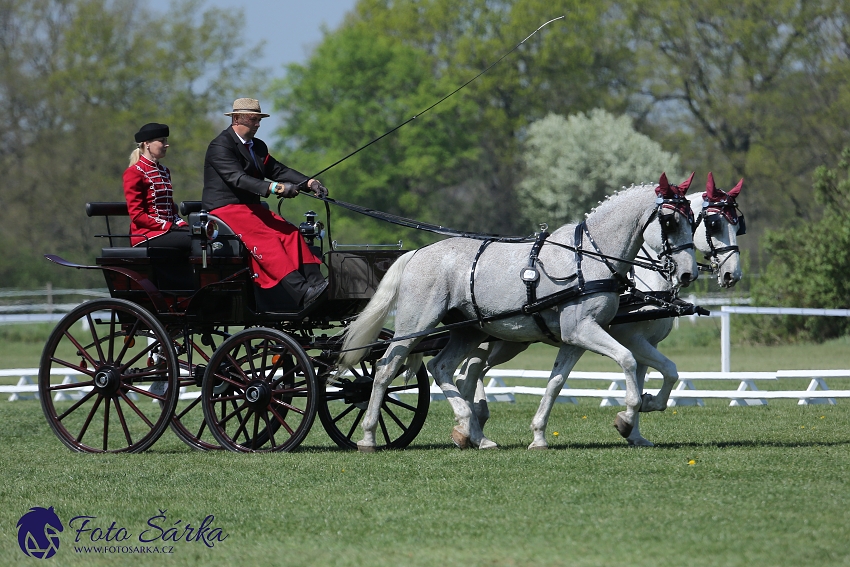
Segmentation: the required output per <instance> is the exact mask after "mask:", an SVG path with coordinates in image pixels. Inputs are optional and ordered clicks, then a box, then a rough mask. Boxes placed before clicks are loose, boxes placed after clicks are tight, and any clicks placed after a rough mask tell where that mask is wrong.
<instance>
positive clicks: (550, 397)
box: [528, 344, 584, 449]
mask: <svg viewBox="0 0 850 567" xmlns="http://www.w3.org/2000/svg"><path fill="white" fill-rule="evenodd" d="M583 354H584V349H583V348H580V347H576V346H573V345H567V344H564V345H561V348H560V349H559V350H558V356H556V357H555V365H554V367H553V368H552V374H551V375H550V376H549V382H548V383H547V384H546V391H545V392H544V393H543V398H542V399H541V400H540V405H539V406H538V407H537V413H535V414H534V419H532V420H531V432H532V434H533V435H534V440H533V441H532V442H531V444H530V445H529V446H528V448H529V449H548V448H549V443H547V442H546V425H547V424H548V423H549V414H550V413H551V412H552V406H553V405H554V403H555V399H556V398H557V397H558V394H560V393H561V388H563V387H564V382H566V381H567V376H569V374H570V371H571V370H572V369H573V366H575V365H576V362H578V359H579V358H581V355H583Z"/></svg>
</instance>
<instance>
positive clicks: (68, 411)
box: [56, 390, 97, 421]
mask: <svg viewBox="0 0 850 567" xmlns="http://www.w3.org/2000/svg"><path fill="white" fill-rule="evenodd" d="M96 395H97V391H96V390H92V391H91V392H89V393H88V394H86V395H85V396H83V397H82V398H80V399H79V400H78V401H77V403H75V404H74V405H72V406H71V407H69V408H68V409H67V410H65V413H63V414H62V415H60V416H57V417H56V420H57V421H62V420H63V419H65V418H66V417H67V416H68V415H69V414H70V413H71V412H73V411H74V410H75V409H77V408H78V407H80V406H81V405H83V404H84V403H86V402H87V401H88V400H89V399H91V397H92V396H96Z"/></svg>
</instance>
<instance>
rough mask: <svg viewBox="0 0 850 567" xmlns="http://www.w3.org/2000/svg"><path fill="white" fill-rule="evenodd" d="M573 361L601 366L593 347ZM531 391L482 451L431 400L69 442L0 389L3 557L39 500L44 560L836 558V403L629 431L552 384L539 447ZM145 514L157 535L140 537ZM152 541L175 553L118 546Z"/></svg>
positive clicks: (789, 354)
mask: <svg viewBox="0 0 850 567" xmlns="http://www.w3.org/2000/svg"><path fill="white" fill-rule="evenodd" d="M713 323H714V321H713V320H711V321H703V322H700V324H699V326H697V327H694V328H692V327H688V326H686V324H683V325H682V326H681V328H680V331H679V332H678V333H674V335H673V336H671V337H670V339H669V340H668V341H667V342H665V343H663V344H662V350H663V351H664V352H665V353H666V354H667V355H668V356H671V358H673V360H674V361H675V362H676V363H677V364H678V366H679V368H680V369H681V370H710V369H719V344H718V343H717V341H716V340H715V339H716V336H715V333H714V330H713V329H712V324H713ZM51 328H52V327H50V326H48V327H45V328H44V329H41V330H39V329H38V328H37V327H36V326H31V327H28V328H26V329H24V328H23V326H21V327H19V328H17V329H16V330H11V331H10V330H9V329H6V330H5V331H3V332H2V333H0V335H2V336H0V367H7V368H8V367H21V366H23V367H32V366H37V365H38V356H39V354H40V351H41V346H42V345H43V342H44V340H45V338H46V334H47V333H49V331H50V329H51ZM3 333H5V334H3ZM743 349H746V350H743ZM848 353H850V341H848V340H846V339H841V340H837V341H832V342H830V343H825V344H822V345H785V346H779V347H769V348H768V347H744V346H743V345H736V346H735V347H734V348H733V370H775V369H780V368H783V369H792V368H847V367H848V365H850V361H848V356H850V355H848ZM554 354H555V351H554V349H551V348H548V347H543V346H534V347H532V348H530V349H529V351H527V352H526V353H523V354H522V355H520V357H518V358H517V359H515V360H514V361H512V362H511V363H509V365H508V366H510V367H513V368H521V367H525V368H545V369H548V368H549V367H550V366H551V364H552V359H553V357H554ZM10 361H13V363H10ZM578 368H579V369H582V370H616V367H613V366H611V365H610V364H609V363H608V362H607V361H605V360H603V359H601V358H599V357H595V356H590V355H586V356H585V357H584V358H583V359H582V360H581V361H580V364H579V366H578ZM536 385H542V382H541V383H538V384H536ZM804 386H805V384H803V383H799V384H797V385H796V386H794V387H799V388H800V389H802V388H803V387H804ZM833 387H845V388H846V387H848V386H847V384H836V385H835V386H833ZM537 402H538V399H537V398H532V397H528V396H518V400H517V403H515V404H508V403H498V404H493V405H492V406H491V411H492V418H491V420H490V422H489V423H488V425H487V430H488V436H489V437H491V438H492V439H493V440H495V441H496V442H498V443H499V444H500V445H501V447H502V448H501V449H500V450H497V451H490V452H487V451H465V452H462V451H459V450H457V449H455V448H454V447H453V446H451V444H450V441H449V432H450V429H451V426H452V418H451V413H450V410H449V408H448V405H447V404H446V403H445V402H435V403H432V405H431V411H430V414H429V416H428V419H427V421H426V423H425V427H424V429H423V431H422V432H421V433H420V434H419V436H418V437H417V439H416V440H415V441H414V443H413V444H412V445H411V446H410V447H409V448H408V449H407V450H405V451H396V452H385V453H379V454H376V455H360V454H357V453H355V452H347V451H342V450H339V449H337V448H336V446H335V445H333V444H332V443H331V442H330V441H329V440H328V437H327V435H326V434H325V433H324V431H323V430H322V428H321V425H320V424H319V423H318V422H317V423H316V424H315V425H314V428H313V431H312V432H311V434H310V435H309V436H308V438H307V440H306V441H305V443H304V444H303V445H302V446H301V448H300V449H299V450H298V451H296V452H293V453H287V454H271V455H239V454H234V453H225V452H210V453H202V452H194V451H192V450H190V449H189V448H188V447H187V446H185V445H184V444H183V443H182V442H180V441H179V440H178V439H177V437H176V436H175V435H174V434H173V433H171V432H170V431H167V432H166V433H165V434H164V435H163V437H162V438H161V439H160V440H159V441H158V442H157V443H156V444H155V445H154V446H153V447H152V448H151V449H150V450H149V451H147V452H146V453H143V454H139V455H82V454H76V453H71V452H70V451H68V450H67V449H66V448H65V447H64V446H63V445H62V444H61V443H60V441H59V440H58V439H57V438H56V437H55V436H54V435H53V433H52V432H51V430H50V427H49V426H48V424H47V422H46V421H45V418H44V416H43V414H42V412H41V408H40V406H39V404H38V402H36V401H19V402H14V403H9V402H5V401H0V424H2V428H0V472H2V475H3V480H4V482H3V483H2V484H0V495H1V496H0V503H2V507H0V565H6V564H19V563H20V564H32V563H34V562H35V560H34V559H30V558H28V557H26V556H25V555H24V554H23V553H22V552H21V551H20V549H19V547H18V543H17V535H16V534H17V528H16V524H17V522H18V520H19V518H21V516H22V515H23V514H25V513H26V512H27V511H28V510H29V509H30V508H31V507H34V506H40V507H49V506H53V507H54V508H55V510H56V512H57V514H58V515H59V517H60V519H61V520H62V522H63V524H64V527H65V531H64V532H63V533H62V534H61V545H60V549H59V551H58V553H57V555H56V556H55V557H53V558H51V559H49V560H48V561H47V563H50V562H53V564H56V565H63V566H64V565H71V566H75V565H85V566H96V565H119V564H120V565H192V566H195V565H198V566H200V565H211V564H214V565H238V564H245V565H253V564H267V565H283V566H314V565H340V566H354V565H368V566H408V565H409V566H432V565H442V566H450V565H451V566H453V565H464V566H478V565H487V566H506V567H509V566H540V565H578V566H585V565H587V566H590V565H601V566H608V565H616V564H629V565H636V566H643V565H647V566H650V565H651V566H666V565H670V566H673V565H675V566H679V565H689V566H709V565H711V566H714V565H724V566H727V565H728V566H738V565H740V566H744V565H746V566H750V565H775V566H797V565H799V566H812V565H817V566H831V565H848V564H850V488H848V485H847V472H846V471H848V470H850V431H849V430H848V428H847V424H848V423H850V403H846V402H839V404H838V405H835V406H825V405H820V406H797V405H796V402H794V401H784V400H777V401H771V402H770V405H769V406H765V407H743V408H735V407H729V406H728V402H725V401H722V400H706V407H703V408H698V407H680V408H671V409H668V410H667V411H666V412H663V413H656V414H644V416H643V417H642V419H641V430H642V432H643V433H644V435H645V436H646V437H647V438H648V439H651V440H652V441H654V442H655V443H656V444H657V446H656V447H654V448H642V449H629V448H628V447H627V446H626V444H625V442H624V441H623V440H622V439H620V438H619V437H618V435H617V434H616V432H615V430H614V428H613V427H611V423H612V420H613V418H614V414H615V413H616V411H617V409H616V408H600V407H599V405H598V404H599V402H598V400H591V399H586V400H582V401H581V403H580V404H579V405H571V404H557V405H556V406H555V409H554V410H553V413H552V417H551V420H550V425H549V429H548V440H549V443H550V446H551V449H550V450H549V451H542V452H541V451H534V452H531V451H528V450H526V448H525V447H526V446H527V445H528V443H529V442H530V441H531V432H530V431H529V428H528V425H529V422H530V420H531V417H532V415H533V413H534V411H535V409H536V406H537ZM209 515H214V517H215V518H214V520H212V523H211V524H209V525H208V527H210V528H219V529H220V530H221V531H220V532H218V533H220V534H221V535H222V536H223V535H227V538H226V539H224V541H220V542H215V546H214V547H212V548H210V547H207V546H206V545H204V544H203V543H202V542H197V541H186V533H187V532H186V531H185V526H186V525H187V524H191V525H192V527H193V529H194V528H196V527H197V526H198V525H199V524H201V523H202V522H203V521H204V518H206V517H207V516H209ZM75 516H91V517H93V518H92V519H90V524H89V527H92V528H99V529H100V530H101V532H94V533H95V534H98V533H100V534H102V533H107V529H108V528H109V527H110V526H113V531H112V533H113V535H114V534H116V533H118V530H119V529H120V528H124V532H121V533H122V534H123V535H128V539H127V540H125V541H123V542H114V541H110V542H104V541H99V542H96V543H94V544H93V543H92V542H91V541H90V537H89V536H90V535H91V533H93V532H84V533H83V534H82V535H81V536H80V538H79V542H78V543H76V544H75V539H76V538H77V533H76V532H75V529H74V528H75V527H79V526H80V521H79V520H78V521H77V523H76V524H75V525H74V526H71V525H69V522H70V520H71V519H72V518H74V517H75ZM163 516H164V517H163ZM149 519H150V522H151V524H149V523H148V522H149ZM113 523H114V524H113ZM154 526H156V527H154ZM143 533H146V534H147V535H146V536H144V537H145V538H146V539H152V538H153V536H157V535H162V536H163V537H162V538H159V539H157V540H156V541H152V542H144V543H140V541H139V538H140V537H142V534H143ZM192 533H194V532H192ZM163 539H165V541H163ZM175 539H179V541H172V540H175ZM190 539H191V538H190ZM75 545H77V546H78V547H80V548H81V549H82V546H83V545H86V546H88V547H89V548H90V549H91V548H92V547H93V546H94V545H107V546H115V548H116V551H118V553H94V552H91V551H89V552H83V551H81V552H77V551H75ZM153 546H158V547H159V548H163V547H171V548H172V550H173V553H172V554H168V555H166V556H164V555H153V554H147V553H144V554H143V553H132V554H129V553H127V552H128V551H132V550H137V551H140V550H143V549H146V548H147V549H150V548H152V547H153ZM122 547H123V549H124V551H125V553H120V551H121V550H122Z"/></svg>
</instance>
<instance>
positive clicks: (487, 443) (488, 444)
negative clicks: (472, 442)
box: [478, 439, 499, 449]
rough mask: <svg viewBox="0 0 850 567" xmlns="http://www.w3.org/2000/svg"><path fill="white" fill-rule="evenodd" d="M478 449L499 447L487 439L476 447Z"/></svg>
mask: <svg viewBox="0 0 850 567" xmlns="http://www.w3.org/2000/svg"><path fill="white" fill-rule="evenodd" d="M478 448H479V449H498V448H499V446H498V445H496V444H495V443H493V442H492V441H490V440H489V439H484V440H483V441H481V444H480V445H478Z"/></svg>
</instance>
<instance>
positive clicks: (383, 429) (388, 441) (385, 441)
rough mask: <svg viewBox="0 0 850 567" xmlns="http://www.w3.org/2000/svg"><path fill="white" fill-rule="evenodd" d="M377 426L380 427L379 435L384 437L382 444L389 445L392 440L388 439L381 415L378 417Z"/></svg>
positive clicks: (385, 425) (388, 435)
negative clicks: (381, 434)
mask: <svg viewBox="0 0 850 567" xmlns="http://www.w3.org/2000/svg"><path fill="white" fill-rule="evenodd" d="M378 424H379V425H380V426H381V433H383V435H384V443H386V444H387V445H389V444H390V443H391V442H392V439H390V434H389V433H388V432H387V424H386V422H385V421H384V416H383V415H380V414H379V415H378Z"/></svg>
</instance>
